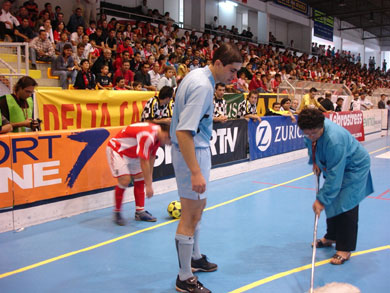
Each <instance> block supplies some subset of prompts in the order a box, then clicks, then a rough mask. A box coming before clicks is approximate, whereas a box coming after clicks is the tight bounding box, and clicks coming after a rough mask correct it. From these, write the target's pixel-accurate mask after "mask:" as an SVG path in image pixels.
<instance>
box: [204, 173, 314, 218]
mask: <svg viewBox="0 0 390 293" xmlns="http://www.w3.org/2000/svg"><path fill="white" fill-rule="evenodd" d="M311 175H313V172H312V173H309V174H306V175H303V176H301V177H297V178H295V179H291V180H289V181H286V182H283V183H280V184H276V185H273V186H270V187H266V188H263V189H260V190H257V191H253V192H251V193H248V194H244V195H241V196H239V197H236V198H233V199H231V200H228V201H225V202H222V203H220V204H216V205H214V206H212V207H209V208H206V209H204V210H205V211H209V210H213V209H216V208H219V207H221V206H224V205H227V204H230V203H233V202H235V201H237V200H240V199H244V198H246V197H249V196H252V195H255V194H257V193H260V192H263V191H267V190H270V189H273V188H276V187H279V186H282V185H286V184H289V183H291V182H294V181H298V180H301V179H303V178H306V177H309V176H311Z"/></svg>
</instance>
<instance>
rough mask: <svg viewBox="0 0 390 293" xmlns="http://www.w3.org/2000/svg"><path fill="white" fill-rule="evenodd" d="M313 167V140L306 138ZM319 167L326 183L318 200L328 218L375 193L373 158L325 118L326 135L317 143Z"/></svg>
mask: <svg viewBox="0 0 390 293" xmlns="http://www.w3.org/2000/svg"><path fill="white" fill-rule="evenodd" d="M305 144H306V146H307V147H308V150H309V156H310V160H309V164H312V163H313V162H312V150H311V141H310V140H309V139H307V138H305ZM315 155H316V164H317V165H318V167H320V169H321V171H322V173H323V175H324V178H325V182H324V184H323V186H322V188H321V189H320V190H319V192H318V194H317V199H318V200H319V201H320V202H321V203H322V204H323V205H324V206H325V212H326V216H327V217H328V218H331V217H334V216H337V215H339V214H341V213H344V212H346V211H349V210H351V209H353V208H354V207H356V206H357V205H358V204H359V203H360V202H361V201H362V200H363V199H364V198H365V197H366V196H368V195H369V194H371V193H372V192H374V188H373V186H372V179H371V172H370V155H369V154H368V152H367V151H366V149H365V148H364V147H363V146H362V145H361V144H360V143H359V142H358V141H357V140H356V139H355V138H354V137H353V136H352V135H351V134H350V133H349V132H348V131H347V130H346V129H344V128H343V127H341V126H339V125H337V124H335V123H333V122H331V121H330V120H328V119H325V125H324V133H323V135H322V136H321V137H320V138H319V139H318V140H317V147H316V154H315Z"/></svg>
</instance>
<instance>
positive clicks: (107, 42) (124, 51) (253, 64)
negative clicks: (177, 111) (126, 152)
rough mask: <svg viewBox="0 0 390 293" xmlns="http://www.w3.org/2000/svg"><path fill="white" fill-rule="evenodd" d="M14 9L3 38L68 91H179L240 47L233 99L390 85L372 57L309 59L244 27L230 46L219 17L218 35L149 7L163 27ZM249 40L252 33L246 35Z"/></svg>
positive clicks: (325, 54)
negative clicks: (312, 85)
mask: <svg viewBox="0 0 390 293" xmlns="http://www.w3.org/2000/svg"><path fill="white" fill-rule="evenodd" d="M11 5H12V3H11V2H10V1H7V0H6V1H5V2H3V5H2V14H1V16H0V24H1V25H0V31H1V32H2V33H1V35H0V38H2V39H5V40H8V41H11V40H12V41H25V42H29V43H30V58H31V66H32V68H33V69H35V68H36V62H37V61H43V62H50V63H51V64H52V65H51V73H52V75H55V76H59V78H60V84H61V86H62V88H64V89H65V88H68V86H69V84H72V85H73V87H74V88H75V89H91V90H93V89H116V90H122V89H123V90H134V89H141V90H149V91H156V90H159V89H161V88H162V87H163V86H171V87H173V88H175V87H176V86H177V85H178V84H179V83H180V81H181V80H182V79H183V78H184V77H185V75H186V74H187V73H188V72H190V71H191V70H194V69H196V68H199V67H204V66H206V65H208V64H210V62H211V59H212V57H213V53H214V52H215V50H216V49H217V48H218V47H219V46H220V45H221V44H222V43H224V42H233V43H236V44H237V45H238V47H239V49H240V52H241V54H242V57H243V59H244V63H243V67H242V69H241V70H240V71H239V72H238V76H237V79H235V80H233V81H232V83H231V84H229V85H226V91H227V92H238V93H240V92H249V91H251V90H257V91H258V92H263V93H272V92H276V91H277V88H278V86H279V85H280V83H281V82H283V81H284V80H305V81H316V82H324V83H335V84H337V83H338V84H345V85H346V86H347V87H349V88H350V89H351V91H352V93H353V94H355V93H358V94H359V95H360V94H361V93H366V94H367V95H371V94H372V92H373V91H374V90H375V89H377V88H380V87H385V88H386V87H389V86H390V71H386V68H384V67H382V69H381V68H380V67H378V68H375V60H373V59H371V58H370V64H369V66H368V67H367V65H366V64H362V63H361V59H360V55H358V56H354V55H353V54H351V52H347V51H341V52H340V51H339V50H337V51H336V50H335V48H331V47H328V48H327V49H326V48H325V46H322V45H320V46H317V44H313V47H312V55H308V54H305V53H304V54H302V53H298V52H296V51H292V50H289V49H288V48H286V49H281V48H279V47H273V46H272V45H271V44H270V45H265V44H255V43H252V42H248V39H246V40H242V39H240V38H238V37H237V38H234V37H232V35H233V36H234V34H236V35H237V36H238V31H237V29H236V28H232V29H233V31H234V32H235V33H233V34H232V31H231V30H230V34H229V37H230V39H227V38H226V37H225V35H224V34H223V33H221V32H220V29H219V27H220V26H218V24H217V18H216V17H215V18H214V20H213V23H212V24H211V26H212V28H213V29H214V30H212V31H210V32H211V33H208V32H205V33H203V34H200V33H197V32H196V31H188V30H181V29H179V27H178V26H176V25H175V24H174V21H173V19H171V18H170V16H169V12H167V13H165V14H164V15H161V14H160V13H159V12H158V10H156V9H154V10H152V9H149V8H148V7H147V1H143V3H142V5H141V6H140V7H139V10H140V13H143V14H144V15H145V16H146V17H151V18H152V19H153V20H158V22H157V23H153V22H151V21H149V22H143V21H117V20H116V19H115V18H111V19H110V20H109V21H108V19H107V16H106V15H105V14H101V15H100V18H99V19H97V20H96V19H95V18H96V15H95V16H94V17H90V15H89V16H88V19H90V21H89V23H86V21H85V19H84V16H83V9H82V8H81V7H77V5H76V6H75V9H74V13H73V14H72V15H71V16H70V18H69V21H68V23H67V24H65V22H64V19H65V16H64V14H63V13H62V11H61V7H60V6H56V7H55V8H54V9H53V7H52V5H51V3H49V2H48V3H46V4H45V6H44V9H42V10H39V9H38V5H37V4H36V3H35V2H34V0H28V1H26V2H24V3H23V5H22V6H21V7H19V9H18V11H17V13H16V15H15V16H14V15H13V14H12V13H11ZM222 29H223V27H222ZM222 32H223V31H222ZM245 36H248V37H251V36H252V34H251V33H250V34H248V30H246V31H245ZM384 63H385V62H384ZM384 65H385V64H384ZM118 84H119V86H118ZM122 84H123V85H122Z"/></svg>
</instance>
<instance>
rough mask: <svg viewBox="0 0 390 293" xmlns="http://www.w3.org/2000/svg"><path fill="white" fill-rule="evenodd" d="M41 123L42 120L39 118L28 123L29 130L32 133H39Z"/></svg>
mask: <svg viewBox="0 0 390 293" xmlns="http://www.w3.org/2000/svg"><path fill="white" fill-rule="evenodd" d="M41 123H42V120H41V119H39V118H37V119H33V120H31V123H30V128H31V130H32V131H41Z"/></svg>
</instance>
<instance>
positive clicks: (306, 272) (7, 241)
mask: <svg viewBox="0 0 390 293" xmlns="http://www.w3.org/2000/svg"><path fill="white" fill-rule="evenodd" d="M364 146H365V147H366V148H367V150H368V151H369V152H370V153H371V158H372V169H371V171H372V175H373V180H374V186H375V192H374V194H372V196H370V197H368V198H366V199H365V200H364V201H363V202H362V203H361V205H360V215H359V217H360V219H359V235H358V245H357V250H356V251H355V253H354V254H353V256H352V257H351V259H350V260H349V261H347V262H346V263H345V264H344V265H342V266H333V265H331V264H329V259H330V257H331V256H332V255H333V254H334V252H335V250H334V249H333V248H325V249H318V250H317V265H318V266H317V267H316V273H315V286H316V287H318V286H323V285H325V284H327V283H330V282H346V283H351V284H353V285H355V286H357V287H359V288H360V290H361V292H364V293H371V292H372V293H387V292H390V278H389V264H390V228H389V227H390V217H389V212H390V180H389V179H390V175H389V173H390V172H389V171H390V159H389V158H390V139H389V137H384V138H380V139H377V140H373V141H369V142H366V143H364ZM232 168H234V166H232ZM314 188H315V179H314V176H313V175H312V174H311V168H310V167H309V166H308V165H307V159H306V158H304V159H299V160H295V161H292V162H290V163H285V164H281V165H277V166H274V167H269V168H264V169H259V170H257V171H252V172H247V173H243V174H240V175H237V176H234V177H229V178H225V179H221V180H217V181H213V182H211V183H210V185H209V197H208V204H207V209H206V210H205V212H204V216H203V220H202V229H201V240H200V241H201V249H202V253H204V254H206V255H207V256H208V257H209V258H210V260H211V261H212V262H216V263H217V264H218V265H219V269H218V270H217V271H216V272H213V273H199V274H198V276H199V279H200V281H201V282H203V283H204V284H205V286H206V287H208V288H209V289H211V290H212V291H213V292H246V291H250V292H266V293H271V292H278V293H280V292H283V293H284V292H300V293H302V292H307V291H308V289H309V287H310V264H311V254H312V250H311V245H310V243H311V241H312V237H313V224H314V214H313V212H312V209H311V205H312V203H313V201H314V199H315V191H314ZM176 199H177V194H176V192H170V193H167V194H163V195H158V196H156V197H154V198H152V199H150V200H147V201H146V207H147V209H148V210H149V211H150V212H151V213H152V214H153V215H155V216H157V218H158V222H156V223H144V222H136V221H134V219H133V216H134V203H133V202H131V203H128V204H125V205H124V214H125V216H126V219H127V221H128V222H127V225H126V226H124V227H119V226H116V225H115V224H114V223H113V222H112V209H103V210H99V211H94V212H89V213H85V214H81V215H78V216H74V217H71V218H66V219H61V220H58V221H53V222H50V223H45V224H42V225H38V226H33V227H29V228H26V229H25V230H24V231H21V232H6V233H2V234H0V292H2V293H5V292H6V293H8V292H12V293H18V292H55V293H60V292H141V293H148V292H175V290H174V288H175V279H176V275H177V270H178V261H177V256H176V250H175V244H174V235H175V230H176V226H177V221H175V220H172V219H170V218H169V217H168V215H167V212H166V207H167V206H168V203H169V202H170V201H172V200H176ZM324 232H325V216H324V214H322V215H321V217H320V221H319V227H318V234H319V236H322V235H323V234H324Z"/></svg>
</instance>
